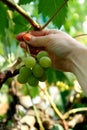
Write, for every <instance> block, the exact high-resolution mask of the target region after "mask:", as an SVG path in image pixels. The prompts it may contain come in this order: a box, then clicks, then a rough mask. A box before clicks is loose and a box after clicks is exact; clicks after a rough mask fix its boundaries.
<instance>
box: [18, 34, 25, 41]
mask: <svg viewBox="0 0 87 130" xmlns="http://www.w3.org/2000/svg"><path fill="white" fill-rule="evenodd" d="M24 34H26V32H22V33H19V34H18V35H17V36H16V39H17V40H18V41H24V39H23V36H24Z"/></svg>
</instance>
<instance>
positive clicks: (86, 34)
mask: <svg viewBox="0 0 87 130" xmlns="http://www.w3.org/2000/svg"><path fill="white" fill-rule="evenodd" d="M82 36H87V33H85V34H78V35H76V36H74V37H73V38H77V37H82Z"/></svg>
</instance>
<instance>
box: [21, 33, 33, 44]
mask: <svg viewBox="0 0 87 130" xmlns="http://www.w3.org/2000/svg"><path fill="white" fill-rule="evenodd" d="M23 39H24V41H26V42H27V41H30V39H31V36H30V34H29V33H26V34H24V35H23Z"/></svg>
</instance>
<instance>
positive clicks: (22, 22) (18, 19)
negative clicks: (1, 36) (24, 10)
mask: <svg viewBox="0 0 87 130" xmlns="http://www.w3.org/2000/svg"><path fill="white" fill-rule="evenodd" d="M13 21H14V23H15V25H14V33H15V34H17V33H20V32H23V31H26V30H27V29H28V27H29V25H30V24H29V22H28V21H27V20H26V19H25V18H24V17H23V16H21V15H20V14H17V13H14V16H13Z"/></svg>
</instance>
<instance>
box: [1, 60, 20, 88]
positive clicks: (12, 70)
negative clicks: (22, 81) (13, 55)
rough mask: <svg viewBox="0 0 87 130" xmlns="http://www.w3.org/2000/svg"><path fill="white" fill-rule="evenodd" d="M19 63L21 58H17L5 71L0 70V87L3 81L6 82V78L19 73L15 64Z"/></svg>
mask: <svg viewBox="0 0 87 130" xmlns="http://www.w3.org/2000/svg"><path fill="white" fill-rule="evenodd" d="M20 63H21V59H20V58H18V59H17V61H16V62H15V63H14V64H13V65H12V67H10V68H9V69H8V70H6V71H5V72H0V88H1V86H2V85H3V83H5V82H6V80H7V79H8V78H10V77H14V76H16V75H17V74H18V73H19V69H16V67H17V65H19V64H20Z"/></svg>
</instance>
